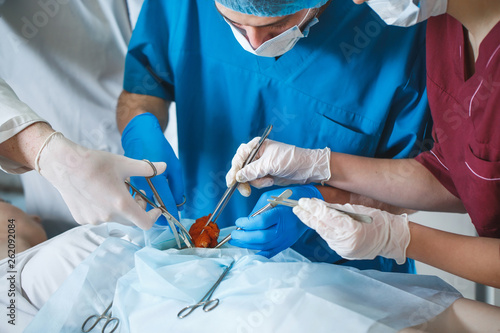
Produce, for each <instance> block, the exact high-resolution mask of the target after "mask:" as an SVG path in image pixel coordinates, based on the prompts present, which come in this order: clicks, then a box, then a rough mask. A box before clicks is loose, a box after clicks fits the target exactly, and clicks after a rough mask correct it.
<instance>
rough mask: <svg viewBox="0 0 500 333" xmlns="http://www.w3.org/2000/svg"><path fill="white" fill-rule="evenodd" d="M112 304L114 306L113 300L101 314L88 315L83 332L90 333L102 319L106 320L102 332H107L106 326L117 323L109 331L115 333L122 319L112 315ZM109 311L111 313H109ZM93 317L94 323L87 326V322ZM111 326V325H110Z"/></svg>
mask: <svg viewBox="0 0 500 333" xmlns="http://www.w3.org/2000/svg"><path fill="white" fill-rule="evenodd" d="M111 306H113V302H111V303H110V304H109V305H108V307H107V308H106V310H104V312H103V313H102V314H101V315H92V316H90V317H88V318H87V319H86V320H85V321H84V322H83V325H82V332H84V333H88V332H90V331H92V330H93V329H94V328H95V327H96V326H97V324H99V322H100V321H101V320H105V322H104V326H103V327H102V330H101V332H102V333H106V328H107V327H108V325H109V324H110V323H113V322H114V323H115V326H114V327H113V328H112V329H111V331H109V333H113V332H114V331H115V330H116V329H117V328H118V325H119V324H120V319H118V318H116V317H112V316H113V315H112V314H111V311H110V309H111ZM108 311H109V315H108V314H107V313H108ZM92 319H95V321H94V323H93V324H92V326H90V327H89V328H87V329H86V328H85V326H87V324H88V323H89V321H91V320H92ZM110 327H111V326H110Z"/></svg>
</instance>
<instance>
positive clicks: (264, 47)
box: [224, 9, 319, 58]
mask: <svg viewBox="0 0 500 333" xmlns="http://www.w3.org/2000/svg"><path fill="white" fill-rule="evenodd" d="M310 10H311V9H309V10H308V11H307V14H306V16H305V17H304V19H303V20H302V21H301V22H300V23H299V24H298V25H295V26H293V27H291V28H290V29H288V30H286V31H285V32H283V33H281V34H279V35H278V36H276V37H274V38H272V39H270V40H267V41H265V42H264V43H262V44H261V45H260V46H259V47H258V48H256V49H254V48H253V47H252V45H251V44H250V42H249V41H248V39H247V38H246V37H245V36H244V35H243V34H242V33H241V31H240V30H239V29H238V28H237V27H235V26H234V25H233V24H232V23H231V22H229V21H228V20H226V19H224V20H225V21H226V22H227V24H229V26H230V27H231V30H232V32H233V35H234V37H235V38H236V40H237V41H238V43H240V45H241V46H242V47H243V49H245V50H246V51H248V52H250V53H253V54H255V55H257V56H261V57H270V58H274V57H279V56H281V55H283V54H285V53H286V52H288V51H290V50H291V49H292V48H293V47H294V46H295V44H296V43H297V42H298V41H299V39H301V38H304V37H307V35H308V34H309V29H310V28H311V27H312V26H313V25H315V24H316V23H318V22H319V20H318V18H317V17H314V18H313V19H312V20H311V22H309V23H308V24H307V25H306V26H305V28H304V31H301V30H300V28H299V26H300V25H302V23H304V21H305V20H306V18H307V17H308V16H309V11H310Z"/></svg>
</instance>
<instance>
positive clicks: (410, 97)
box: [124, 0, 430, 271]
mask: <svg viewBox="0 0 500 333" xmlns="http://www.w3.org/2000/svg"><path fill="white" fill-rule="evenodd" d="M424 38H425V26H423V25H419V26H416V27H412V28H407V29H403V28H398V27H388V26H386V25H385V23H383V21H381V20H380V19H379V18H378V16H377V15H376V14H375V13H373V12H372V11H371V10H370V9H369V8H368V7H367V6H366V5H360V6H357V5H354V4H353V3H352V1H351V0H335V1H332V2H331V3H330V5H329V6H328V7H327V8H326V10H325V11H324V12H323V14H322V15H321V16H320V17H319V23H318V24H316V25H314V26H313V27H312V28H311V30H310V32H309V36H308V37H307V38H303V39H301V40H300V41H299V42H298V43H297V44H296V45H295V47H294V48H293V49H292V50H291V51H289V52H287V53H285V54H284V55H283V56H281V57H279V58H278V59H274V58H263V57H258V56H255V55H253V54H251V53H248V52H247V51H245V50H243V48H242V47H241V46H240V45H239V44H238V42H237V41H236V39H235V38H234V36H233V34H232V32H231V29H230V27H229V26H228V24H227V23H226V22H225V21H224V20H223V18H222V16H221V15H220V14H219V13H218V12H217V10H216V8H215V5H214V1H207V0H182V1H160V0H146V1H145V2H144V5H143V7H142V11H141V14H140V16H139V20H138V22H137V25H136V27H135V30H134V32H133V35H132V39H131V41H130V45H129V52H128V55H127V58H126V65H125V79H124V89H125V90H127V91H129V92H132V93H136V94H146V95H152V96H156V97H160V98H163V99H166V100H169V101H175V102H176V107H177V122H178V125H177V126H178V135H179V158H180V161H181V163H182V166H183V168H184V176H185V184H186V185H185V186H186V195H187V198H188V201H187V203H186V205H185V207H186V208H185V211H184V212H183V217H187V218H198V217H201V216H203V215H207V214H209V213H211V212H212V211H213V209H214V208H215V206H216V204H217V202H218V201H219V199H220V198H221V196H222V194H223V193H224V191H225V190H226V183H225V174H226V172H227V171H228V170H229V169H230V166H231V159H232V157H233V155H234V153H235V152H236V150H237V148H238V146H239V145H240V144H242V143H246V142H248V141H249V140H251V139H252V138H253V137H255V136H258V135H261V134H262V132H263V130H264V128H265V127H266V126H267V125H268V124H272V125H273V126H274V128H273V130H272V132H271V135H270V138H271V139H273V140H277V141H281V142H286V143H288V144H292V145H297V146H300V147H305V148H324V147H327V146H328V147H330V148H331V149H332V150H334V151H338V152H343V153H349V154H356V155H363V156H376V157H384V158H402V157H407V156H409V155H413V154H415V155H416V153H418V152H420V147H419V146H420V145H421V144H422V142H423V139H424V138H425V136H426V133H427V132H428V128H429V127H430V115H429V112H428V104H427V97H426V88H425V79H426V78H425V40H424ZM267 190H269V189H267ZM262 193H263V190H256V189H253V190H252V196H251V197H250V198H244V197H242V196H241V195H240V194H239V193H236V194H235V195H234V196H233V197H232V198H231V201H230V202H229V204H228V205H227V207H226V208H225V210H224V212H223V213H222V214H221V216H220V218H219V220H218V224H219V225H220V226H221V227H226V226H230V225H234V221H235V220H236V219H237V218H238V217H241V216H247V215H248V214H249V213H250V212H251V210H252V208H253V207H254V205H255V203H256V201H257V200H258V198H259V197H260V195H261V194H262ZM294 249H295V250H297V251H298V252H300V253H302V254H303V255H305V256H306V257H308V258H309V259H311V260H313V261H323V262H337V261H338V260H341V258H340V257H339V256H338V255H337V254H336V253H335V252H334V251H332V250H331V249H329V248H328V246H327V245H326V243H325V242H324V241H323V240H322V239H321V238H320V237H319V236H318V235H317V234H316V233H315V232H314V231H312V230H310V231H308V232H307V233H306V235H305V236H304V237H303V238H302V239H301V240H299V241H298V242H297V243H296V244H295V245H294ZM348 264H351V265H355V266H356V267H360V268H374V269H380V270H386V271H391V270H396V271H412V270H413V262H412V261H408V262H407V264H405V265H404V266H403V267H396V264H395V262H394V261H392V260H388V259H384V258H377V260H375V261H352V262H349V263H348Z"/></svg>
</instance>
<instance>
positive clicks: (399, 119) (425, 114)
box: [375, 23, 433, 158]
mask: <svg viewBox="0 0 500 333" xmlns="http://www.w3.org/2000/svg"><path fill="white" fill-rule="evenodd" d="M424 24H425V23H424ZM424 24H422V25H424ZM419 34H420V36H418V37H417V39H419V42H420V46H421V47H418V48H414V50H418V54H414V55H411V54H410V55H409V56H411V57H413V59H415V61H413V62H408V65H407V67H406V69H407V71H408V81H407V82H406V84H405V85H404V86H401V87H400V88H399V90H398V91H397V93H396V94H395V96H394V100H393V102H392V104H391V110H390V112H389V113H388V115H389V116H388V118H387V121H386V123H385V124H384V130H383V132H382V135H381V140H380V144H379V146H378V147H377V153H376V155H375V156H377V157H379V158H406V157H415V156H417V155H418V154H419V153H421V152H422V151H425V150H429V149H430V148H432V142H433V141H432V136H431V130H432V117H431V114H430V109H429V102H428V99H427V88H426V75H425V73H426V69H425V61H422V59H425V38H424V36H425V29H422V30H421V32H420V33H419Z"/></svg>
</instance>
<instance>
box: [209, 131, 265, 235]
mask: <svg viewBox="0 0 500 333" xmlns="http://www.w3.org/2000/svg"><path fill="white" fill-rule="evenodd" d="M272 129H273V125H269V126H267V127H266V130H265V131H264V134H262V136H261V138H260V140H259V142H258V143H257V145H256V146H255V147H254V148H253V150H252V151H251V152H250V155H248V158H247V159H246V161H245V163H243V165H242V166H241V168H244V167H245V166H246V165H247V164H249V163H251V162H252V161H253V159H254V158H255V156H256V155H257V152H258V151H259V149H260V147H261V146H262V144H263V143H264V141H265V140H266V138H267V137H268V136H269V133H271V130H272ZM238 184H239V183H238V182H236V183H234V185H233V186H231V187H228V188H227V190H226V192H224V194H223V195H222V198H221V199H220V201H219V203H218V204H217V206H216V207H215V209H214V212H213V213H212V215H211V216H210V218H209V219H208V221H207V223H206V224H205V227H206V226H207V225H208V224H209V223H210V222H214V223H215V221H217V219H218V218H219V215H220V214H221V213H222V210H223V209H224V208H225V207H226V205H227V203H228V202H229V199H231V196H232V195H233V193H234V191H235V190H236V188H237V187H238ZM204 230H205V229H202V230H201V233H203V231H204ZM201 233H200V234H201Z"/></svg>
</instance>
